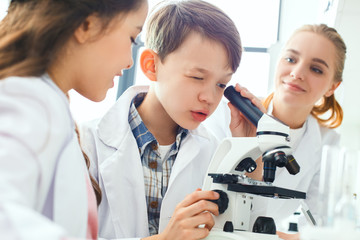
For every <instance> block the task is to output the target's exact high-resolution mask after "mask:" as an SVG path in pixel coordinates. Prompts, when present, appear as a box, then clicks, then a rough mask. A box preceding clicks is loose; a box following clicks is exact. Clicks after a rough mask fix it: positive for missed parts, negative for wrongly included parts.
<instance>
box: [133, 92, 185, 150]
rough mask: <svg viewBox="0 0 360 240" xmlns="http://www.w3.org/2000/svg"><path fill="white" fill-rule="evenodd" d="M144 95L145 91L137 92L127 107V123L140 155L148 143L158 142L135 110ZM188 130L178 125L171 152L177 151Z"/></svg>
mask: <svg viewBox="0 0 360 240" xmlns="http://www.w3.org/2000/svg"><path fill="white" fill-rule="evenodd" d="M145 96H146V93H144V92H143V93H139V94H137V95H136V96H135V97H134V98H133V100H132V101H131V105H130V109H129V117H128V121H129V125H130V128H131V131H132V133H133V135H134V137H135V139H136V143H137V145H138V148H139V152H140V155H142V154H143V153H144V150H145V148H146V147H147V146H148V145H149V144H150V143H154V144H156V145H157V144H158V142H157V140H156V139H155V137H154V136H153V135H152V133H151V132H150V131H149V130H148V128H147V127H146V126H145V124H144V122H143V121H142V119H141V116H140V114H139V112H138V111H137V109H136V108H137V107H138V106H140V104H141V103H142V101H143V100H144V98H145ZM188 133H189V130H187V129H184V128H182V127H180V126H179V127H178V130H177V135H176V140H175V144H173V145H172V147H171V150H170V151H171V152H173V151H175V152H178V150H179V147H180V144H181V141H182V140H183V139H185V137H186V136H187V135H188Z"/></svg>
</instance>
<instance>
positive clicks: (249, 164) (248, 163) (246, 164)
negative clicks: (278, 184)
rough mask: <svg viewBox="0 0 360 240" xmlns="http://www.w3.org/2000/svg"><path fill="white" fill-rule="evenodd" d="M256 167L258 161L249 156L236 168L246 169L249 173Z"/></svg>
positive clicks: (239, 169) (238, 169)
mask: <svg viewBox="0 0 360 240" xmlns="http://www.w3.org/2000/svg"><path fill="white" fill-rule="evenodd" d="M256 167H257V165H256V162H255V161H254V160H253V159H252V158H249V157H247V158H245V159H243V160H241V161H240V163H239V164H238V165H237V167H236V168H235V170H236V171H241V172H242V171H246V172H248V173H251V172H253V171H255V169H256Z"/></svg>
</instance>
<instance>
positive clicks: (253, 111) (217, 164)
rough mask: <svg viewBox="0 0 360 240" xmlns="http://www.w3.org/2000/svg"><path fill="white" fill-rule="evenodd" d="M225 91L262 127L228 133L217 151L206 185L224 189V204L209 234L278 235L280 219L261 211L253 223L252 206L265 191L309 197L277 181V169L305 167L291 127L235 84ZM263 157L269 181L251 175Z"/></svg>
mask: <svg viewBox="0 0 360 240" xmlns="http://www.w3.org/2000/svg"><path fill="white" fill-rule="evenodd" d="M224 95H225V97H226V98H227V99H229V101H230V102H231V103H232V104H233V105H234V106H235V107H236V108H238V109H239V110H240V111H241V112H242V113H243V114H244V116H245V117H246V118H247V119H249V121H250V122H251V123H252V124H254V125H255V126H256V128H257V132H256V137H239V138H236V137H234V138H226V139H224V140H223V141H222V142H221V144H220V145H219V146H218V148H217V150H216V151H215V154H214V156H213V158H212V160H211V162H210V165H209V168H208V170H207V176H206V178H205V180H204V185H203V188H202V189H203V190H213V191H216V192H218V193H219V194H220V198H219V199H218V200H214V201H213V202H215V203H216V204H217V205H218V206H219V216H214V220H215V225H214V227H213V229H212V230H211V231H210V234H209V236H208V237H207V238H205V239H207V240H215V239H216V240H222V239H224V240H225V239H226V240H257V239H261V240H277V239H279V238H278V237H277V235H276V226H275V222H274V220H273V219H272V218H269V217H265V216H264V217H263V216H261V217H258V218H257V219H256V221H255V223H254V224H253V226H250V222H251V211H252V207H253V204H252V202H253V199H254V198H255V197H257V198H258V197H259V196H260V197H272V198H284V199H305V198H306V194H305V193H303V192H299V191H294V190H290V189H285V188H280V187H276V186H273V185H272V182H273V181H274V179H275V172H276V168H278V167H279V168H281V167H285V168H286V169H287V170H288V172H289V173H290V174H292V175H295V174H297V173H298V172H299V171H300V166H299V165H298V163H297V162H296V160H295V159H294V157H293V156H292V150H291V148H290V147H289V141H290V137H289V127H288V126H286V125H285V124H283V123H281V122H280V121H279V120H276V119H275V118H273V117H271V116H269V115H267V114H264V113H263V112H261V111H260V110H259V109H258V108H257V107H256V106H255V105H253V104H252V103H251V101H250V100H249V99H247V98H244V97H242V96H241V95H240V93H239V92H237V91H236V90H235V88H234V87H233V86H229V87H228V88H226V89H225V92H224ZM259 157H262V161H263V181H257V180H254V179H251V178H249V177H247V176H246V175H245V173H246V172H248V173H251V172H253V171H254V170H255V169H256V167H257V164H256V162H255V160H256V159H258V158H259ZM259 233H261V234H259Z"/></svg>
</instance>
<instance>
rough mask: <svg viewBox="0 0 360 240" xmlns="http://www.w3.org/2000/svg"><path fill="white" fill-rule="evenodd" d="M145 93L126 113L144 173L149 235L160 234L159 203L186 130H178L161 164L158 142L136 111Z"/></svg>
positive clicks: (138, 97)
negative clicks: (127, 113)
mask: <svg viewBox="0 0 360 240" xmlns="http://www.w3.org/2000/svg"><path fill="white" fill-rule="evenodd" d="M145 95H146V93H140V94H138V95H137V96H136V97H135V98H134V99H133V101H132V103H131V106H130V111H129V124H130V127H131V130H132V132H133V135H134V137H135V139H136V142H137V145H138V148H139V152H140V156H141V163H142V166H143V172H144V183H145V197H146V203H147V212H148V222H149V232H150V235H154V234H157V233H158V231H159V220H160V209H161V203H162V199H163V197H164V195H165V193H166V190H167V188H168V184H169V179H170V174H171V169H172V166H173V164H174V161H175V158H176V155H177V153H178V151H179V148H180V144H181V141H182V139H184V138H185V136H186V135H187V133H188V130H186V129H183V128H181V127H179V130H178V133H177V136H176V141H175V143H174V144H172V146H171V148H170V152H169V154H168V157H167V159H165V160H164V161H162V160H161V156H160V154H159V152H158V151H157V149H158V142H157V141H156V139H155V137H154V136H153V135H152V134H151V133H150V131H149V130H148V129H147V127H146V126H145V124H144V123H143V121H142V119H141V117H140V115H139V113H138V111H137V110H136V107H138V106H139V105H140V104H141V102H142V101H143V100H144V97H145Z"/></svg>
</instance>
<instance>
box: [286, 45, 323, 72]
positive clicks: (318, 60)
mask: <svg viewBox="0 0 360 240" xmlns="http://www.w3.org/2000/svg"><path fill="white" fill-rule="evenodd" d="M286 51H287V52H292V53H294V54H296V55H300V53H299V52H298V51H296V50H294V49H287V50H286ZM312 61H313V62H317V63H320V64H322V65H324V66H325V67H327V68H329V65H328V64H327V63H326V61H324V60H323V59H321V58H313V59H312Z"/></svg>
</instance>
